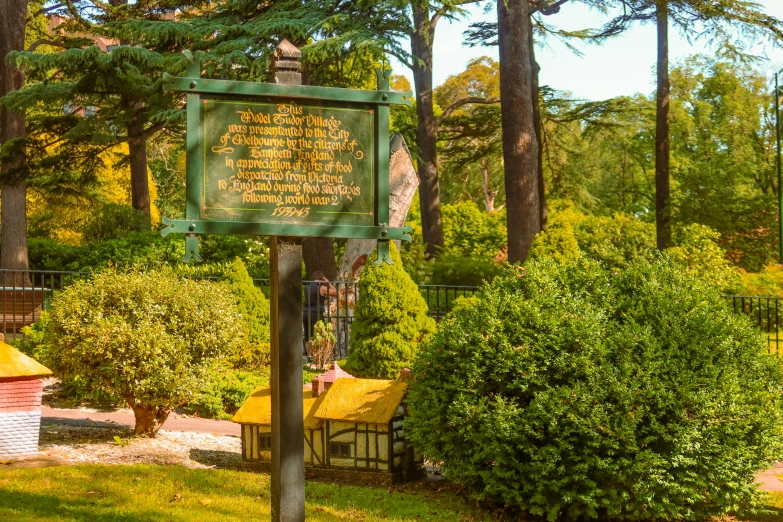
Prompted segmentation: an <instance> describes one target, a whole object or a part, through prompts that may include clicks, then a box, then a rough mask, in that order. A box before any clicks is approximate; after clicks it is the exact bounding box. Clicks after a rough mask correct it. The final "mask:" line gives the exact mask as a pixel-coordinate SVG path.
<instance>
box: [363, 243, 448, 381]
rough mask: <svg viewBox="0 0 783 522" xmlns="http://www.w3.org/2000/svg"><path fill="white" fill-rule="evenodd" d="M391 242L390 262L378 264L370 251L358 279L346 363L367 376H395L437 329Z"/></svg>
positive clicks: (407, 364) (375, 256)
mask: <svg viewBox="0 0 783 522" xmlns="http://www.w3.org/2000/svg"><path fill="white" fill-rule="evenodd" d="M389 245H390V249H391V257H392V261H394V264H392V265H388V264H386V263H383V264H381V265H376V264H375V259H376V258H377V254H375V253H374V254H372V255H371V256H370V258H369V259H368V261H367V265H366V266H365V267H364V270H362V278H361V280H360V281H359V297H358V299H357V301H356V308H355V310H354V321H353V324H352V326H351V348H350V351H349V352H348V364H347V368H349V371H351V373H355V374H357V375H361V376H365V377H381V378H395V377H397V376H398V375H399V373H400V370H402V369H403V368H405V367H406V366H409V365H410V364H411V362H412V361H413V358H414V357H415V356H416V352H418V350H419V346H420V344H421V343H422V342H423V341H425V340H426V339H427V338H428V337H429V336H430V335H431V334H432V333H433V332H434V331H435V321H433V320H432V319H431V318H430V317H429V316H428V315H427V303H426V302H425V301H424V298H423V297H422V296H421V294H420V293H419V288H418V287H417V286H416V283H414V282H413V279H411V277H410V276H409V275H408V274H407V273H406V272H405V269H404V268H403V266H402V261H401V260H400V254H399V252H398V251H397V248H396V246H395V245H394V243H393V242H390V243H389Z"/></svg>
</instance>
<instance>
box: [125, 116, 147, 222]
mask: <svg viewBox="0 0 783 522" xmlns="http://www.w3.org/2000/svg"><path fill="white" fill-rule="evenodd" d="M143 132H144V123H141V122H134V123H132V124H129V125H128V137H129V139H128V156H129V158H130V173H131V205H132V206H133V208H135V209H136V210H138V211H141V212H144V213H145V214H146V215H147V217H150V186H149V176H148V175H147V139H146V138H145V137H144V136H143Z"/></svg>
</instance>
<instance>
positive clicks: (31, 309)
mask: <svg viewBox="0 0 783 522" xmlns="http://www.w3.org/2000/svg"><path fill="white" fill-rule="evenodd" d="M49 292H50V290H47V289H43V288H24V289H22V288H8V287H5V288H0V322H2V331H3V332H4V333H19V332H20V331H21V330H22V328H24V327H25V326H28V325H31V324H33V323H34V322H36V321H37V320H38V319H39V318H40V317H41V310H43V307H44V302H45V300H46V296H47V295H48V293H49Z"/></svg>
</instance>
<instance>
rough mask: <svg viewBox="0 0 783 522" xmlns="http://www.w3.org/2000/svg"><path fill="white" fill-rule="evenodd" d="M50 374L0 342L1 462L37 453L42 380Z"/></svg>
mask: <svg viewBox="0 0 783 522" xmlns="http://www.w3.org/2000/svg"><path fill="white" fill-rule="evenodd" d="M51 374H52V372H51V370H49V368H47V367H46V366H44V365H42V364H40V363H38V362H37V361H35V360H33V359H31V358H30V357H28V356H26V355H25V354H23V353H22V352H20V351H19V350H17V349H16V348H13V347H12V346H9V345H7V344H5V342H3V340H2V339H0V459H13V458H18V457H25V456H28V455H35V454H36V453H38V434H39V432H40V429H41V398H42V396H43V377H46V376H49V375H51Z"/></svg>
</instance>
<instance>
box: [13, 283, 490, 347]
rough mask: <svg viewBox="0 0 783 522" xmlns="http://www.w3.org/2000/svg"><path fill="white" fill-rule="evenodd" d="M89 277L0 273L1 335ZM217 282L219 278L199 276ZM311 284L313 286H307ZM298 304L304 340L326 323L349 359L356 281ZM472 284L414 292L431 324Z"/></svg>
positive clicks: (312, 292) (308, 294)
mask: <svg viewBox="0 0 783 522" xmlns="http://www.w3.org/2000/svg"><path fill="white" fill-rule="evenodd" d="M89 277H91V273H90V272H68V271H43V270H25V271H19V270H0V284H2V286H0V292H2V293H1V294H0V301H2V304H3V313H2V316H0V333H2V334H3V335H4V336H5V338H6V339H8V340H13V339H15V338H17V337H19V336H21V335H22V328H24V327H25V326H29V325H31V324H33V323H34V322H36V321H37V320H38V319H39V318H40V316H41V312H42V311H43V310H46V309H47V308H48V307H49V305H50V304H51V302H52V298H53V297H54V296H56V295H57V294H58V293H59V292H61V291H62V290H63V289H65V288H66V287H67V286H68V285H70V284H72V283H73V282H74V281H78V280H81V279H85V278H89ZM195 278H197V279H209V280H216V279H219V278H218V277H198V276H196V277H195ZM253 282H254V283H255V285H256V286H258V287H259V288H261V289H262V290H263V291H264V293H265V294H266V295H267V296H269V280H268V279H253ZM312 283H315V284H312ZM302 290H303V291H302V293H303V306H304V311H305V313H304V314H303V317H302V319H303V320H302V326H303V328H304V332H305V337H306V338H308V337H309V336H310V335H311V334H312V331H313V327H314V326H315V323H316V322H317V321H319V320H325V321H327V322H330V323H331V324H332V331H333V332H334V334H335V337H336V338H337V346H336V348H335V351H336V355H337V356H338V358H344V357H347V355H348V348H349V344H350V332H351V324H352V323H353V317H354V307H355V305H356V300H357V298H358V293H359V289H358V285H357V283H355V282H339V281H338V282H332V283H329V284H328V285H327V284H324V283H319V282H314V281H303V285H302ZM477 290H478V287H475V286H445V285H421V286H419V291H420V292H421V295H422V297H424V299H425V301H426V302H427V306H428V310H429V315H430V317H432V318H433V319H435V320H436V321H440V319H441V318H442V317H443V316H444V315H446V314H447V313H448V312H449V311H450V310H451V308H452V307H453V306H454V301H455V300H456V299H457V298H459V297H468V296H471V295H473V294H474V293H476V291H477Z"/></svg>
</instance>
